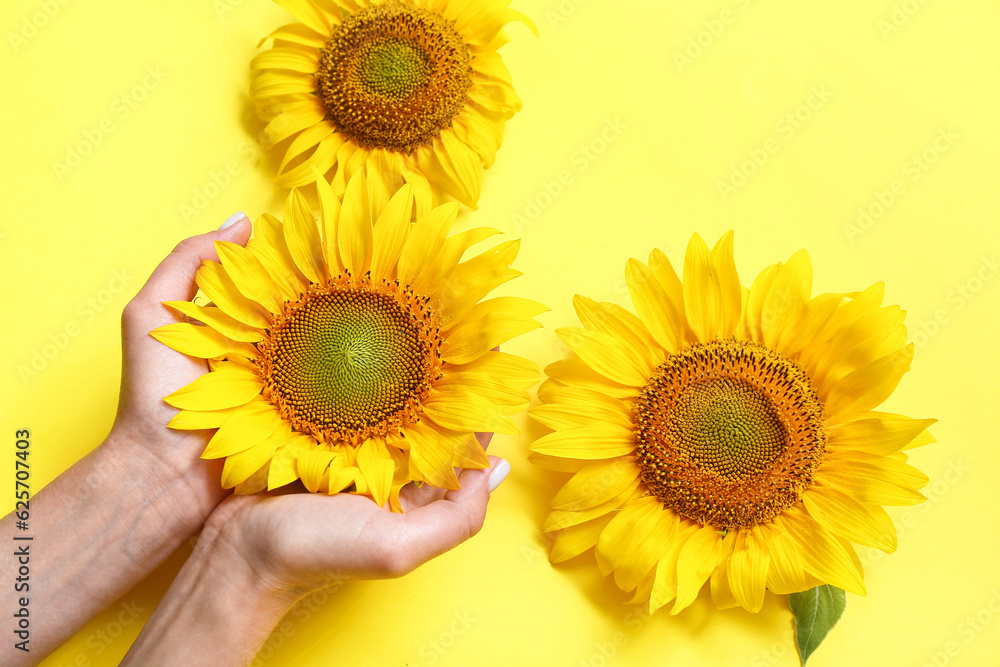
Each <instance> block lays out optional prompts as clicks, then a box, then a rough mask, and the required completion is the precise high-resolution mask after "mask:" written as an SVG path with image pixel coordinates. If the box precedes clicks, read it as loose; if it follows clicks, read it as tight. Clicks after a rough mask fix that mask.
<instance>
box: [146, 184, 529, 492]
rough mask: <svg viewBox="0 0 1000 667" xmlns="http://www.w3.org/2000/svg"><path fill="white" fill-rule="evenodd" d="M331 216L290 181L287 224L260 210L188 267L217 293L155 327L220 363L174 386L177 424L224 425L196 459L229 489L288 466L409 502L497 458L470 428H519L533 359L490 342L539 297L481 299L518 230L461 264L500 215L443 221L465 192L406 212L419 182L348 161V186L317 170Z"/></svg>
mask: <svg viewBox="0 0 1000 667" xmlns="http://www.w3.org/2000/svg"><path fill="white" fill-rule="evenodd" d="M317 185H318V188H319V195H320V202H321V208H322V211H321V213H322V216H321V220H320V221H317V220H316V219H315V218H314V217H313V215H312V213H311V212H310V209H309V206H308V204H307V202H306V200H305V199H304V198H303V196H302V194H301V193H299V192H298V191H297V190H294V189H293V190H292V191H291V194H290V195H289V197H288V199H287V201H286V203H285V210H284V221H283V222H282V221H279V220H277V219H276V218H274V217H272V216H270V215H267V214H265V215H263V216H261V217H260V218H259V219H258V220H257V221H256V223H255V224H254V235H253V238H252V239H251V240H250V241H249V243H247V245H246V247H245V248H244V247H243V246H240V245H236V244H233V243H227V242H217V243H216V249H217V250H218V253H219V258H220V260H221V263H219V262H213V261H205V262H203V263H202V266H201V267H200V268H199V270H198V273H197V276H196V282H197V284H198V287H199V288H200V289H201V291H202V292H203V293H204V295H205V296H206V297H207V298H208V299H209V300H210V302H211V303H210V305H197V304H195V303H192V302H187V301H179V302H168V303H166V304H165V305H167V306H168V307H170V308H172V309H174V310H176V311H177V312H178V313H180V314H182V315H184V316H186V317H187V318H190V319H192V320H197V323H194V322H180V323H177V324H170V325H167V326H164V327H160V328H159V329H156V330H154V331H153V332H152V336H153V337H154V338H156V339H157V340H159V341H160V342H162V343H164V344H165V345H167V346H169V347H171V348H173V349H175V350H177V351H179V352H183V353H184V354H187V355H190V356H193V357H198V358H203V359H207V360H208V364H209V367H210V372H208V373H206V374H205V375H203V376H201V377H200V378H199V379H198V380H196V381H194V382H192V383H191V384H189V385H187V386H186V387H184V388H182V389H180V390H178V391H176V392H174V393H173V394H171V395H169V396H167V397H166V398H165V399H164V400H165V401H166V402H167V403H169V404H170V405H171V406H173V407H176V408H178V409H179V412H178V413H177V414H176V415H175V416H174V417H173V419H172V420H171V421H170V426H171V427H173V428H176V429H218V430H217V431H216V432H215V434H214V435H213V436H212V439H211V440H210V441H209V443H208V445H207V447H206V449H205V452H204V454H203V455H202V457H203V458H206V459H219V458H225V466H224V469H223V473H222V483H223V486H224V487H226V488H232V487H236V490H237V492H254V491H259V490H262V489H264V488H267V489H273V488H276V487H280V486H283V485H286V484H289V483H291V482H293V481H295V480H296V479H301V480H302V483H303V484H304V485H305V487H306V488H307V489H308V490H309V491H313V492H326V493H337V492H340V491H343V490H348V491H350V492H352V493H358V494H364V495H367V496H370V497H371V498H372V499H373V500H375V502H376V503H378V504H379V505H384V504H385V503H386V502H388V503H389V505H390V507H391V508H392V509H393V510H396V511H400V506H399V498H398V496H399V490H400V488H401V487H402V486H403V485H404V484H406V483H408V482H410V481H418V482H427V483H429V484H432V485H434V486H438V487H442V488H448V489H455V488H458V479H457V477H456V475H455V470H454V468H455V467H463V468H483V467H488V466H489V462H488V460H487V458H486V455H485V454H484V453H483V450H482V448H481V447H480V445H479V444H478V442H477V440H476V438H475V436H474V432H475V431H491V432H497V433H508V434H516V433H517V429H516V428H515V426H514V423H513V421H512V420H511V416H512V415H513V414H515V413H517V412H519V411H521V410H523V409H524V408H525V407H527V404H528V392H527V390H528V388H529V387H531V386H532V385H533V384H535V383H536V382H537V381H538V379H540V378H539V374H538V370H537V367H536V366H535V365H534V364H533V363H531V362H529V361H526V360H524V359H521V358H519V357H516V356H513V355H511V354H507V353H503V352H499V351H495V350H494V348H496V347H497V346H498V345H500V344H501V343H503V342H506V341H507V340H509V339H511V338H513V337H515V336H517V335H520V334H522V333H526V332H528V331H530V330H532V329H535V328H537V327H539V326H540V325H539V324H538V323H537V322H536V321H535V320H534V319H533V316H535V315H537V314H539V313H541V312H543V311H545V310H546V308H545V307H544V306H542V305H540V304H538V303H536V302H534V301H528V300H526V299H521V298H518V297H511V296H505V297H497V298H493V299H488V300H485V301H483V300H482V299H483V297H485V296H486V295H487V294H488V293H489V292H490V291H492V290H493V289H494V288H496V287H497V286H499V285H501V284H502V283H505V282H506V281H508V280H510V279H511V278H514V277H516V276H518V275H520V273H519V272H518V271H516V270H514V269H511V268H510V264H511V262H512V261H513V260H514V258H515V256H516V255H517V251H518V242H517V241H508V242H506V243H502V244H500V245H496V246H495V247H492V248H490V249H489V250H487V251H485V252H483V253H481V254H479V255H476V256H475V257H473V258H471V259H468V260H466V261H462V257H463V255H464V254H465V253H466V251H467V250H468V249H469V248H470V247H471V246H473V245H475V244H477V243H479V242H481V241H484V240H486V239H488V238H489V237H491V236H493V235H494V234H496V233H497V232H496V230H493V229H488V228H482V227H481V228H473V229H469V230H467V231H464V232H462V233H459V234H454V235H450V236H449V230H450V228H451V227H452V224H453V223H454V221H455V217H456V215H457V211H458V205H457V204H456V203H454V202H452V203H449V204H444V205H442V206H439V207H437V208H434V209H432V210H431V211H430V212H429V213H428V214H427V215H425V216H422V217H420V218H418V219H417V220H416V222H415V223H414V222H411V217H412V211H413V193H412V188H411V186H409V185H404V186H403V187H402V188H401V189H400V190H399V191H398V192H396V193H394V194H393V195H392V197H391V198H389V197H386V196H382V195H380V194H379V192H378V191H374V192H373V191H372V189H371V188H370V187H369V186H370V184H369V183H368V182H367V180H366V178H365V176H364V175H363V174H362V173H358V174H356V175H355V176H354V177H353V178H352V179H351V181H350V183H349V184H348V186H347V191H346V193H345V195H344V197H343V200H342V201H341V200H340V199H339V198H337V197H336V196H335V195H334V193H333V191H332V189H331V187H330V185H329V184H328V183H326V182H325V181H323V180H322V179H319V180H318V181H317Z"/></svg>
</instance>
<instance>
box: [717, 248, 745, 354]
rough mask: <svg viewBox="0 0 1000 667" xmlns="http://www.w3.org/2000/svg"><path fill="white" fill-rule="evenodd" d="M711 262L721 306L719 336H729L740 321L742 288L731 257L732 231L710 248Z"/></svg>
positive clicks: (734, 262)
mask: <svg viewBox="0 0 1000 667" xmlns="http://www.w3.org/2000/svg"><path fill="white" fill-rule="evenodd" d="M711 262H712V264H713V265H714V266H715V272H716V275H717V276H718V280H719V302H720V304H721V306H722V319H721V321H720V324H719V336H720V337H721V338H729V337H730V336H732V335H733V332H735V331H736V325H737V324H739V321H740V311H741V310H742V308H743V288H742V286H741V285H740V277H739V275H738V274H737V272H736V261H735V260H734V259H733V232H732V230H730V231H728V232H726V233H725V234H723V235H722V238H720V239H719V240H718V241H717V242H716V244H715V246H714V247H713V248H712V253H711Z"/></svg>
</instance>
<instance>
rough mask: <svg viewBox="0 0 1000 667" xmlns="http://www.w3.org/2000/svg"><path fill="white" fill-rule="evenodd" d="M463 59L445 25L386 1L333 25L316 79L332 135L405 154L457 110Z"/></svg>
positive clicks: (465, 76) (467, 82)
mask: <svg viewBox="0 0 1000 667" xmlns="http://www.w3.org/2000/svg"><path fill="white" fill-rule="evenodd" d="M471 61H472V54H471V53H470V52H469V47H468V46H467V45H466V44H465V42H463V41H462V38H461V37H460V36H459V34H458V33H457V32H456V31H455V28H454V27H453V25H452V23H451V22H449V21H446V20H445V19H444V18H442V17H441V16H439V15H437V14H434V13H432V12H429V11H427V10H426V9H421V8H419V7H410V6H408V5H404V4H403V3H401V2H396V1H392V2H388V3H386V4H380V5H372V6H369V7H367V8H365V9H362V10H360V11H358V12H357V13H356V14H352V15H349V16H347V17H346V18H345V19H344V22H343V23H341V24H340V25H339V26H335V27H334V30H333V35H332V36H331V37H330V40H329V41H328V42H327V43H326V46H325V47H324V48H322V49H321V50H320V65H319V71H318V72H316V80H317V84H318V86H319V91H318V92H319V95H320V96H321V97H322V99H323V104H324V107H325V108H326V112H327V116H326V117H327V120H329V121H330V122H331V123H333V125H334V126H335V127H336V129H337V131H338V132H340V133H342V134H345V135H347V136H348V137H349V138H350V139H352V140H354V141H355V142H356V143H358V144H359V145H361V146H363V147H365V148H386V149H390V150H396V151H402V152H407V153H408V152H410V151H411V150H413V149H414V148H416V147H418V146H420V145H422V144H428V143H430V142H431V141H432V140H433V138H434V137H435V136H436V135H437V134H438V133H440V132H441V130H443V129H444V128H446V127H448V126H449V125H451V121H452V118H454V117H455V115H456V114H457V113H458V112H459V111H461V109H462V107H463V106H464V104H465V95H466V92H467V91H468V89H469V86H471V85H472V66H471Z"/></svg>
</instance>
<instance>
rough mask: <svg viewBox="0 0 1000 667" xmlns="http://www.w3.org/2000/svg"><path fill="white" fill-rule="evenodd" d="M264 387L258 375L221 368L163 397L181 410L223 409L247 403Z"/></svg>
mask: <svg viewBox="0 0 1000 667" xmlns="http://www.w3.org/2000/svg"><path fill="white" fill-rule="evenodd" d="M263 388H264V383H263V382H262V381H261V380H260V379H258V378H253V377H251V376H248V375H246V374H243V373H236V372H232V371H228V372H227V371H221V372H216V373H206V374H204V375H202V376H201V377H199V378H198V379H197V380H195V381H194V382H192V383H191V384H189V385H187V386H185V387H182V388H181V389H178V390H177V391H175V392H174V393H172V394H170V395H168V396H165V397H164V398H163V400H164V401H166V402H167V403H168V404H169V405H172V406H174V407H175V408H180V409H182V410H223V409H225V408H234V407H236V406H239V405H245V404H246V403H248V402H250V400H251V399H253V398H254V397H255V396H257V395H258V394H260V391H261V389H263ZM258 467H260V466H258ZM240 481H242V480H240Z"/></svg>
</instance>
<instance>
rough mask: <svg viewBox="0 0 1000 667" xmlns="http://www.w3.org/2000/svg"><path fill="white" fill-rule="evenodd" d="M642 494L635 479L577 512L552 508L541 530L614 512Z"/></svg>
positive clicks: (575, 524)
mask: <svg viewBox="0 0 1000 667" xmlns="http://www.w3.org/2000/svg"><path fill="white" fill-rule="evenodd" d="M642 495H643V494H642V492H641V491H640V490H639V481H638V480H636V481H635V482H633V483H632V484H630V485H629V486H628V487H627V488H626V489H625V490H624V491H622V492H621V493H619V494H618V495H617V496H615V497H614V498H612V499H611V500H609V501H608V502H606V503H602V504H600V505H595V506H594V507H588V508H587V509H585V510H580V511H579V512H574V511H568V510H553V511H552V512H550V513H549V515H548V516H547V517H546V518H545V522H544V523H543V524H542V531H543V532H546V533H550V532H553V531H557V530H563V529H565V528H569V527H570V526H577V525H579V524H581V523H584V522H585V521H590V520H591V519H596V518H597V517H601V516H604V515H606V514H609V513H613V512H616V511H618V510H619V509H621V508H622V506H623V505H624V504H625V503H627V502H628V501H629V500H632V499H634V498H638V497H640V496H642Z"/></svg>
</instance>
